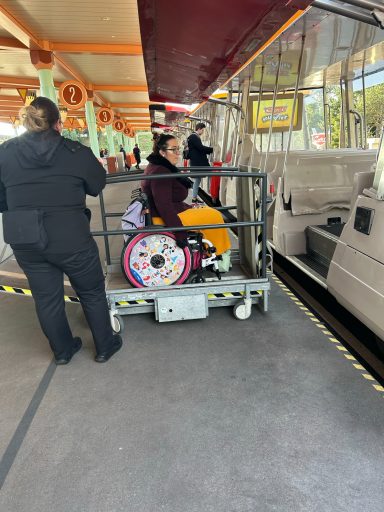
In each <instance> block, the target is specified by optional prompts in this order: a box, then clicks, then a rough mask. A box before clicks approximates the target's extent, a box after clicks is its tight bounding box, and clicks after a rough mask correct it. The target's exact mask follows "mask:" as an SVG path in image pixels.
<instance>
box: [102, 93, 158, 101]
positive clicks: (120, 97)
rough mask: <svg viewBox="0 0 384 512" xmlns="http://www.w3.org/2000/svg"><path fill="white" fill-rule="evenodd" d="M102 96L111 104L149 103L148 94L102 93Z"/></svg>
mask: <svg viewBox="0 0 384 512" xmlns="http://www.w3.org/2000/svg"><path fill="white" fill-rule="evenodd" d="M101 95H102V96H103V98H105V99H106V100H107V101H108V102H109V103H145V102H148V101H149V98H148V93H147V92H129V91H127V92H112V91H102V92H101Z"/></svg>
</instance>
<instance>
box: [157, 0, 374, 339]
mask: <svg viewBox="0 0 384 512" xmlns="http://www.w3.org/2000/svg"><path fill="white" fill-rule="evenodd" d="M345 4H348V5H345ZM351 5H352V6H351ZM383 16H384V7H383V5H382V4H381V3H379V2H366V1H361V2H360V1H357V0H353V1H352V0H351V1H349V2H343V3H336V2H317V1H316V2H313V3H312V7H311V8H310V9H308V10H307V11H306V12H305V14H304V15H303V16H302V17H301V18H300V19H298V20H297V21H296V22H295V23H294V24H292V25H291V26H290V27H289V28H288V29H287V30H285V31H284V32H283V33H282V34H281V35H280V36H279V37H278V38H276V39H275V40H274V41H273V42H272V43H271V44H269V45H268V46H267V48H265V49H264V50H263V51H261V52H260V53H259V54H258V55H257V56H256V58H255V59H253V60H252V62H250V63H249V64H248V65H246V66H244V67H243V69H242V70H241V72H240V73H238V74H237V75H236V76H234V77H232V78H231V79H230V80H229V81H227V83H226V84H225V86H224V87H223V86H222V87H221V91H220V95H219V97H218V96H216V97H214V96H211V97H210V98H208V99H207V101H204V102H202V103H201V104H199V105H198V107H197V108H196V109H195V110H194V111H193V112H192V116H190V118H189V119H190V120H191V119H192V124H193V122H195V119H199V120H206V121H207V124H209V127H210V136H209V137H208V138H207V143H209V144H210V145H211V146H213V147H214V148H215V152H214V159H215V160H220V161H221V162H222V163H223V164H224V165H243V166H248V168H249V169H251V168H259V169H260V170H261V171H262V172H266V173H268V183H269V196H270V197H269V199H270V203H269V205H268V240H269V247H270V249H271V253H272V252H275V253H277V254H279V255H281V256H283V257H284V258H286V259H287V260H289V261H290V262H291V263H293V264H294V265H295V266H296V267H298V268H299V269H300V270H301V271H302V272H304V273H305V274H307V275H308V276H310V277H311V278H312V279H313V280H315V281H316V282H317V283H318V284H320V285H321V286H322V287H324V288H326V289H327V290H328V291H329V293H330V294H332V295H333V296H334V297H335V298H336V299H337V301H338V302H339V303H340V304H342V305H343V306H344V307H345V308H346V309H348V310H349V311H351V312H352V313H353V314H354V315H355V316H356V317H357V318H358V319H359V320H360V321H362V322H363V323H364V324H366V325H367V326H368V327H369V328H370V329H371V330H372V331H373V332H374V333H375V334H376V335H377V336H378V337H379V338H381V339H383V338H384V318H383V315H382V311H383V306H384V285H383V283H384V256H383V254H384V251H383V249H384V245H383V244H384V239H383V235H382V233H383V227H384V206H383V197H384V195H383V193H384V189H383V187H384V173H383V167H384V147H383V146H384V144H383V136H382V127H383V120H384V118H383V115H384V112H383V111H382V110H381V108H380V107H377V106H376V107H375V106H374V105H375V104H376V103H375V104H374V103H373V101H374V100H375V98H377V100H376V102H377V105H380V103H381V100H380V97H382V96H380V94H381V86H382V84H383V83H384V57H383V56H384V32H383V30H382V28H383V26H382V20H383ZM157 119H159V118H157ZM186 126H190V124H187V125H186ZM179 130H180V129H179ZM181 133H182V130H181ZM254 186H255V187H256V188H257V184H254ZM239 187H241V184H240V183H238V180H236V179H232V180H231V179H228V178H222V179H221V187H220V194H219V201H220V204H222V205H223V206H229V205H233V204H236V196H237V195H238V194H239V191H240V192H241V193H242V194H244V193H245V191H244V190H243V189H241V188H239ZM205 192H206V193H208V194H209V192H210V190H209V187H208V182H206V184H205ZM213 199H216V198H213Z"/></svg>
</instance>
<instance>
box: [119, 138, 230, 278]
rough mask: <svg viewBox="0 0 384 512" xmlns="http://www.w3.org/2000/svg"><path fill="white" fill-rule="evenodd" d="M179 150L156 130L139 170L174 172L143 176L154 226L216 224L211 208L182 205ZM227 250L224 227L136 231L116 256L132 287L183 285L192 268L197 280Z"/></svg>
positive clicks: (187, 184)
mask: <svg viewBox="0 0 384 512" xmlns="http://www.w3.org/2000/svg"><path fill="white" fill-rule="evenodd" d="M180 152H181V149H180V147H179V142H178V140H177V139H176V138H175V137H174V136H173V135H169V134H162V135H160V137H159V138H158V139H157V140H156V141H155V143H154V148H153V153H152V154H151V155H149V156H148V161H149V165H148V166H147V168H146V169H145V172H144V174H146V175H154V174H174V173H176V174H178V175H179V176H178V177H177V178H176V179H175V178H170V179H159V180H143V181H142V184H141V186H142V189H143V191H144V192H145V193H146V195H147V197H148V203H149V209H150V212H151V215H152V222H153V224H154V225H164V226H172V227H181V226H194V225H199V224H218V225H220V224H222V225H224V221H223V218H222V216H221V214H220V212H218V211H217V210H214V209H213V208H209V207H202V208H192V207H191V206H190V205H188V204H187V203H185V202H184V201H185V199H186V198H187V196H188V190H189V189H190V188H191V186H192V183H191V180H190V179H189V178H187V177H185V176H183V175H182V174H180V171H179V170H178V168H177V167H176V164H177V162H178V160H179V157H180ZM229 248H230V239H229V235H228V232H227V229H226V228H224V227H218V228H217V229H216V228H214V229H206V230H201V232H189V233H187V232H186V231H178V232H175V233H167V232H164V233H152V234H148V233H142V234H139V235H135V236H134V237H132V238H130V239H129V241H128V243H127V245H126V246H125V248H124V250H123V254H122V267H123V270H124V272H125V274H126V276H127V278H128V280H129V281H130V282H131V283H132V284H133V285H134V286H137V287H143V286H161V285H170V284H181V283H183V282H184V281H185V280H186V279H187V278H188V277H189V276H190V274H191V273H192V272H194V271H195V272H197V276H195V280H197V281H203V278H202V276H201V271H202V269H203V268H205V267H207V266H212V268H213V270H215V271H216V273H217V275H218V277H219V278H220V275H219V272H218V264H217V260H218V259H219V258H220V255H221V254H222V253H224V252H225V251H227V250H228V249H229Z"/></svg>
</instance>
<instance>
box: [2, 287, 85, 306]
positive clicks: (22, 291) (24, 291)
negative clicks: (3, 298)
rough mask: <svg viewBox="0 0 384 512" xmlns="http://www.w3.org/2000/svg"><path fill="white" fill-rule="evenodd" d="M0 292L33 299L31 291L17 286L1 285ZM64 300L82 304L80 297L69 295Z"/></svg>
mask: <svg viewBox="0 0 384 512" xmlns="http://www.w3.org/2000/svg"><path fill="white" fill-rule="evenodd" d="M0 292H2V293H14V294H17V295H26V296H27V297H32V292H31V290H27V289H26V288H18V287H17V286H5V285H0ZM64 300H65V302H75V303H79V302H80V300H79V298H78V297H70V296H69V295H64Z"/></svg>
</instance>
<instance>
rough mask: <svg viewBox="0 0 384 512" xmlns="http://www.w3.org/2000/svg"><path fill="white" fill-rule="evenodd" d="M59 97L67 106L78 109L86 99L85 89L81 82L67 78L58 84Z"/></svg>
mask: <svg viewBox="0 0 384 512" xmlns="http://www.w3.org/2000/svg"><path fill="white" fill-rule="evenodd" d="M59 98H60V102H61V103H62V104H63V105H65V106H66V107H67V108H70V109H71V110H79V109H80V108H83V107H84V105H85V103H86V101H87V90H86V88H85V87H84V85H83V84H82V83H81V82H76V81H74V80H68V81H67V82H63V83H62V84H61V85H60V88H59Z"/></svg>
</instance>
